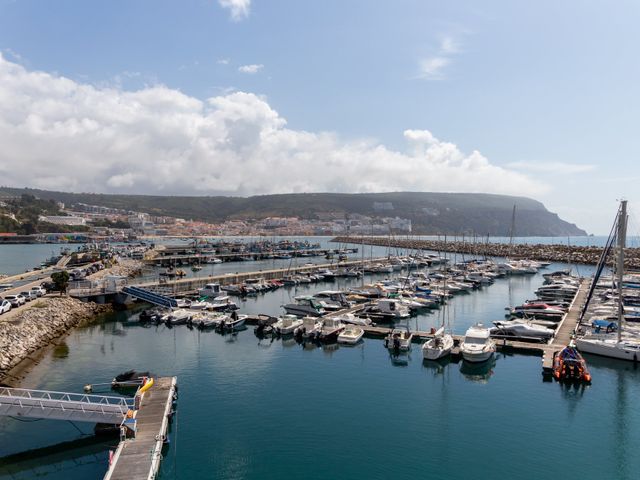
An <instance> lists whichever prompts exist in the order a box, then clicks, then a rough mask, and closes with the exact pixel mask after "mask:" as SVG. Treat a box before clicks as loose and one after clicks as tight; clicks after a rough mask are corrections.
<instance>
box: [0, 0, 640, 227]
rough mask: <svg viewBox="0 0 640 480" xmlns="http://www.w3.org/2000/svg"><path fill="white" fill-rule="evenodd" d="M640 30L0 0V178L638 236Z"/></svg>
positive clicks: (121, 1) (579, 13)
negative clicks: (477, 195) (342, 204)
mask: <svg viewBox="0 0 640 480" xmlns="http://www.w3.org/2000/svg"><path fill="white" fill-rule="evenodd" d="M639 14H640V3H638V2H634V1H611V2H602V1H598V2H596V1H589V0H580V1H577V0H576V1H569V0H567V1H563V2H557V1H546V0H542V1H540V2H525V1H519V0H503V1H491V0H488V1H484V2H477V1H473V0H469V1H464V0H461V1H456V2H438V1H427V0H377V1H371V0H323V1H322V2H311V1H300V0H287V1H285V0H192V1H190V0H181V1H179V2H178V1H168V0H112V1H109V2H103V1H94V0H58V1H56V2H47V1H42V0H40V1H32V0H0V176H1V179H0V184H1V185H7V186H15V187H22V186H30V187H36V188H45V189H54V190H63V191H76V192H103V193H139V194H167V195H173V194H187V195H243V196H244V195H253V194H265V193H287V192H377V191H455V192H486V193H500V194H510V195H522V196H528V197H531V198H535V199H537V200H539V201H541V202H543V203H544V204H545V206H546V207H547V208H548V209H549V210H551V211H553V212H556V213H558V214H559V215H560V217H561V218H563V219H565V220H567V221H570V222H572V223H576V224H577V225H578V226H579V227H581V228H584V229H586V230H587V231H588V232H589V233H594V234H606V233H608V231H609V229H610V226H611V224H612V222H613V218H614V216H615V213H616V209H617V201H618V200H620V199H622V198H626V199H628V200H629V202H630V212H631V220H632V222H631V224H630V230H632V229H633V228H635V227H633V225H635V224H637V225H640V223H637V222H635V223H634V222H633V218H634V213H633V212H634V208H633V207H634V205H635V204H639V205H640V203H639V202H638V201H639V200H640V198H637V197H639V196H640V195H639V194H638V193H636V192H637V191H638V189H637V188H635V185H636V183H638V181H639V180H640V163H639V162H638V158H640V156H639V153H640V152H639V151H640V135H637V133H636V129H637V121H636V118H635V116H636V115H637V112H638V111H640V109H639V107H640V78H639V77H640V63H639V62H638V61H637V45H638V44H640V30H638V29H637V28H636V26H637V24H638V21H639V20H640V15H639ZM630 233H631V234H638V233H639V232H636V231H630Z"/></svg>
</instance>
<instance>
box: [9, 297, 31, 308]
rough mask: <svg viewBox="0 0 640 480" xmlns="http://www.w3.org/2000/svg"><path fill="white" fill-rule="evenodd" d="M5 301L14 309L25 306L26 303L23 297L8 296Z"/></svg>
mask: <svg viewBox="0 0 640 480" xmlns="http://www.w3.org/2000/svg"><path fill="white" fill-rule="evenodd" d="M4 299H5V300H8V301H9V303H11V306H12V307H13V308H17V307H19V306H20V305H24V304H25V303H26V300H25V299H24V297H23V296H22V295H7V296H6V297H4Z"/></svg>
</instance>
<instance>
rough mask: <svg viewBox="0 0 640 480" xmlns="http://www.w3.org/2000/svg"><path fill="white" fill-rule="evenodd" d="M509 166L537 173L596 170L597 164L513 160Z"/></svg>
mask: <svg viewBox="0 0 640 480" xmlns="http://www.w3.org/2000/svg"><path fill="white" fill-rule="evenodd" d="M507 167H509V168H513V169H515V170H525V171H528V172H535V173H585V172H591V171H593V170H595V168H596V166H595V165H589V164H584V163H563V162H512V163H508V164H507Z"/></svg>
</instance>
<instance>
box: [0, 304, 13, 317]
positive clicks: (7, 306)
mask: <svg viewBox="0 0 640 480" xmlns="http://www.w3.org/2000/svg"><path fill="white" fill-rule="evenodd" d="M9 310H11V302H10V301H9V300H2V301H0V315H2V314H3V313H7V312H8V311H9Z"/></svg>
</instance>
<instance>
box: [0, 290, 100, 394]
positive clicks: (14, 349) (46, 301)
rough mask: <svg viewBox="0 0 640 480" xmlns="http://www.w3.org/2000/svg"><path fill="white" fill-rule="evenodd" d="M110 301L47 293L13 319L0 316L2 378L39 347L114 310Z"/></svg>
mask: <svg viewBox="0 0 640 480" xmlns="http://www.w3.org/2000/svg"><path fill="white" fill-rule="evenodd" d="M111 311H112V307H111V305H98V304H96V303H91V302H88V303H85V302H81V301H80V300H76V299H73V298H69V297H45V298H42V299H40V300H36V301H34V302H33V304H32V305H30V307H29V308H28V309H26V310H24V311H22V312H20V313H19V314H18V315H16V316H14V317H13V318H12V319H11V320H7V321H2V319H1V318H0V382H3V383H6V380H7V377H9V376H10V371H11V370H12V369H13V368H14V367H16V366H17V365H18V364H20V363H21V362H23V361H24V360H25V359H28V357H29V356H30V355H31V354H32V353H34V352H37V351H38V350H41V349H42V348H44V347H46V346H48V345H50V344H52V343H54V342H55V341H56V340H57V339H58V338H60V337H61V336H63V335H65V334H66V333H68V332H69V330H71V329H72V328H74V327H77V326H81V325H85V324H87V323H90V322H91V321H93V320H94V319H95V317H96V315H99V314H102V313H107V312H111Z"/></svg>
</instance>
